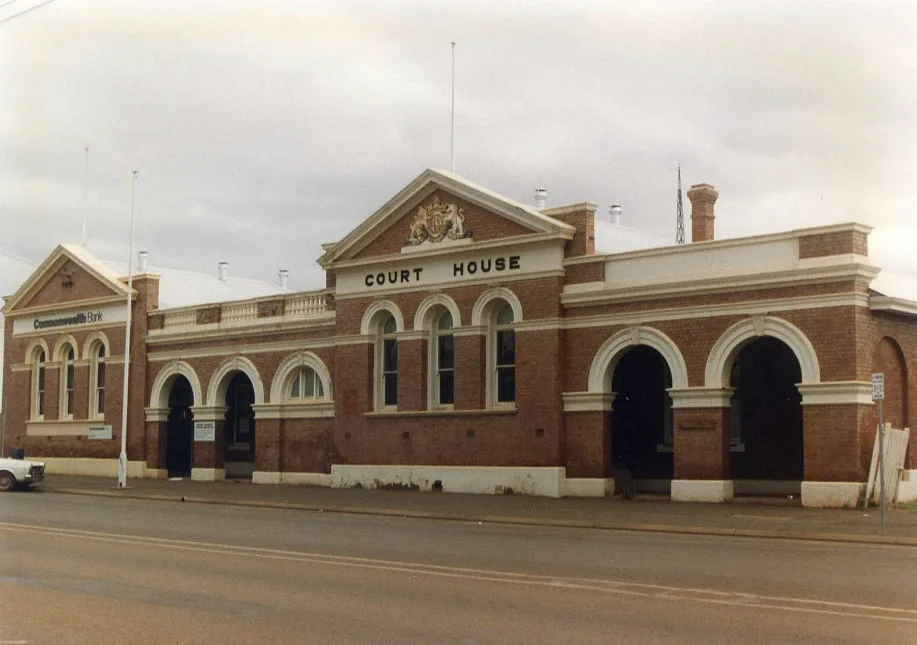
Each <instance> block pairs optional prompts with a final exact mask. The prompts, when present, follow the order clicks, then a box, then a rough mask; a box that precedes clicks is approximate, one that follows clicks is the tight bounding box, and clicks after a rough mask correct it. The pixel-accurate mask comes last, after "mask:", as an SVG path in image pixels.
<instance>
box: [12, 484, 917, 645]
mask: <svg viewBox="0 0 917 645" xmlns="http://www.w3.org/2000/svg"><path fill="white" fill-rule="evenodd" d="M254 642H273V643H338V642H340V643H536V642H541V643H553V642H565V643H675V644H677V643H704V644H708V643H767V644H773V643H856V644H861V643H886V644H893V643H903V644H909V645H913V644H914V643H917V549H914V548H913V547H896V546H864V545H846V544H834V543H832V544H829V543H818V542H795V541H790V540H762V539H750V538H730V537H698V536H683V535H660V534H643V533H621V532H613V531H598V530H570V529H557V528H540V527H519V526H505V525H488V524H478V523H477V522H473V523H469V522H448V521H435V520H418V519H407V518H404V519H403V518H392V517H374V516H355V515H344V514H336V513H310V512H301V511H286V510H277V509H259V508H241V507H232V506H206V505H199V504H180V503H166V502H155V501H140V500H118V499H110V498H93V497H79V496H71V495H55V494H52V493H41V492H29V493H17V494H7V495H3V496H0V644H5V643H22V644H25V643H93V644H96V643H197V644H200V643H220V644H221V645H228V644H230V643H254Z"/></svg>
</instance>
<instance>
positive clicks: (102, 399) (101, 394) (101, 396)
mask: <svg viewBox="0 0 917 645" xmlns="http://www.w3.org/2000/svg"><path fill="white" fill-rule="evenodd" d="M103 412H105V390H99V414H102V413H103Z"/></svg>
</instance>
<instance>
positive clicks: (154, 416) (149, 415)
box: [143, 408, 169, 423]
mask: <svg viewBox="0 0 917 645" xmlns="http://www.w3.org/2000/svg"><path fill="white" fill-rule="evenodd" d="M143 412H144V414H145V415H146V421H147V423H162V422H163V421H168V420H169V408H144V410H143Z"/></svg>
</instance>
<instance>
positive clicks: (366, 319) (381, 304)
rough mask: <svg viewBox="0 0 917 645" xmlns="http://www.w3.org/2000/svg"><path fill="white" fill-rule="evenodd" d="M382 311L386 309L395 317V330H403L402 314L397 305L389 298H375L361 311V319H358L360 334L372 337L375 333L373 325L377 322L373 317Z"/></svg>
mask: <svg viewBox="0 0 917 645" xmlns="http://www.w3.org/2000/svg"><path fill="white" fill-rule="evenodd" d="M373 295H375V294H373ZM363 297H364V298H365V297H366V295H365V294H363ZM382 311H387V312H389V313H390V314H392V316H394V317H395V331H396V332H400V331H404V316H403V315H402V314H401V309H399V308H398V305H396V304H395V303H394V302H392V301H391V300H376V301H375V302H373V303H372V304H371V305H369V307H367V308H366V311H365V312H364V313H363V320H362V321H360V335H361V336H371V337H374V336H375V335H376V330H375V326H376V325H377V323H376V322H375V321H374V320H373V319H374V318H375V317H376V314H378V313H379V312H382Z"/></svg>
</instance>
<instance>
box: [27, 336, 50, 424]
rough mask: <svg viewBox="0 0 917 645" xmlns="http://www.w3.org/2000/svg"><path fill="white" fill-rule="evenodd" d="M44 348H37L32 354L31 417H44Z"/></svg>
mask: <svg viewBox="0 0 917 645" xmlns="http://www.w3.org/2000/svg"><path fill="white" fill-rule="evenodd" d="M45 358H46V357H45V350H44V349H41V348H38V349H36V350H35V353H34V354H32V406H31V407H32V418H33V419H44V417H45Z"/></svg>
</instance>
